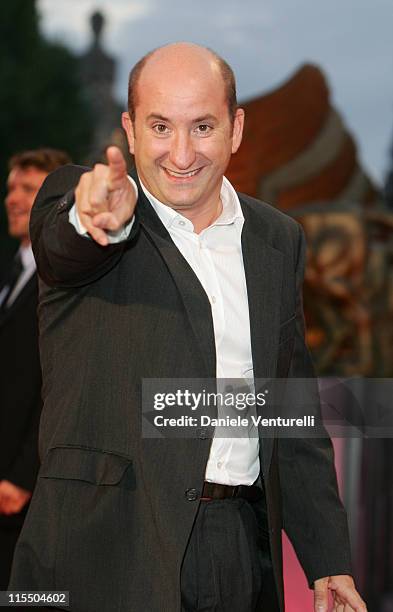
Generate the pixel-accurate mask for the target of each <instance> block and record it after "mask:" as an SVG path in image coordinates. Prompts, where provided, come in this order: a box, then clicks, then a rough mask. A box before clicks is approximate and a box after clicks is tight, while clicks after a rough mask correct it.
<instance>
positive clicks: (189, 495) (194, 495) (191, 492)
mask: <svg viewBox="0 0 393 612" xmlns="http://www.w3.org/2000/svg"><path fill="white" fill-rule="evenodd" d="M185 495H186V499H187V500H188V501H195V500H197V499H198V491H197V490H196V489H187V491H186V493H185Z"/></svg>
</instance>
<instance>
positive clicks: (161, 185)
mask: <svg viewBox="0 0 393 612" xmlns="http://www.w3.org/2000/svg"><path fill="white" fill-rule="evenodd" d="M137 87H138V95H137V104H136V109H135V120H134V122H132V121H131V119H130V117H129V115H128V113H124V115H123V126H124V128H125V130H126V132H127V136H128V141H129V145H130V151H131V153H133V154H134V156H135V163H136V168H137V171H138V174H139V177H140V179H141V181H142V183H143V184H144V185H145V186H146V187H147V189H148V190H149V191H150V193H152V194H153V195H154V196H155V197H156V198H157V199H158V200H160V201H161V202H163V203H164V204H167V205H168V206H170V207H171V208H174V209H176V210H178V211H179V212H181V213H182V214H184V215H185V216H188V213H191V214H192V215H194V216H195V213H198V211H201V212H202V211H205V212H206V211H209V210H210V211H214V210H217V207H218V205H219V202H220V190H221V185H222V178H223V175H224V172H225V170H226V168H227V166H228V163H229V160H230V157H231V155H232V153H234V152H235V151H237V149H238V147H239V145H240V142H241V135H242V129H243V118H244V113H243V111H242V110H241V109H238V111H237V112H236V115H235V118H234V121H233V122H232V121H231V118H230V115H229V110H228V104H227V100H226V91H225V86H224V81H223V78H222V75H221V72H220V69H219V67H218V65H217V62H216V60H215V59H214V57H213V56H212V54H211V53H210V52H208V51H207V50H206V49H202V48H199V47H193V46H190V45H186V44H183V45H181V44H179V45H171V46H169V47H166V48H163V49H160V50H158V51H156V52H155V53H154V55H153V56H152V57H151V58H149V59H148V61H147V63H146V65H145V67H144V68H143V70H142V73H141V75H140V78H139V81H138V85H137Z"/></svg>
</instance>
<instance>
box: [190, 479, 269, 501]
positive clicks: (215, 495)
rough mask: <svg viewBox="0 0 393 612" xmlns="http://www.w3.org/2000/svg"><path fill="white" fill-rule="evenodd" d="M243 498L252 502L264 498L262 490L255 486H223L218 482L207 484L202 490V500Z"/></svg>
mask: <svg viewBox="0 0 393 612" xmlns="http://www.w3.org/2000/svg"><path fill="white" fill-rule="evenodd" d="M236 497H241V498H242V499H246V500H247V501H250V502H256V501H259V500H260V499H262V498H263V497H264V494H263V491H262V489H260V488H259V487H256V486H255V485H250V486H248V485H236V486H232V485H223V484H218V483H216V482H205V483H204V485H203V489H202V495H201V500H202V501H211V500H213V499H231V498H236Z"/></svg>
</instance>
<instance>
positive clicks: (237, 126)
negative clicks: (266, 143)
mask: <svg viewBox="0 0 393 612" xmlns="http://www.w3.org/2000/svg"><path fill="white" fill-rule="evenodd" d="M243 127H244V110H243V109H242V108H238V109H237V110H236V113H235V118H234V120H233V131H232V153H236V151H237V150H238V148H239V147H240V143H241V141H242V137H243Z"/></svg>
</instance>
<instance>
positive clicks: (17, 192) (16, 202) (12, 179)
mask: <svg viewBox="0 0 393 612" xmlns="http://www.w3.org/2000/svg"><path fill="white" fill-rule="evenodd" d="M47 175H48V172H45V171H43V170H40V169H39V168H35V167H34V166H29V167H27V168H20V167H18V166H15V167H14V168H13V169H12V170H11V172H10V174H9V176H8V181H7V190H8V193H7V197H6V199H5V207H6V211H7V216H8V231H9V234H10V236H13V237H14V238H17V239H18V240H19V241H20V242H21V244H23V245H27V244H29V242H30V238H29V221H30V212H31V208H32V206H33V203H34V200H35V197H36V195H37V193H38V191H39V189H40V187H41V185H42V183H43V181H44V179H45V177H46V176H47Z"/></svg>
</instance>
